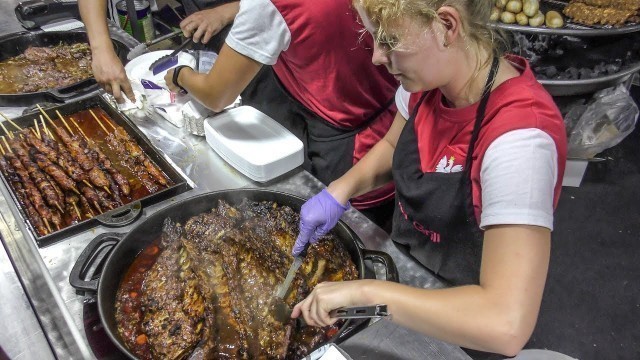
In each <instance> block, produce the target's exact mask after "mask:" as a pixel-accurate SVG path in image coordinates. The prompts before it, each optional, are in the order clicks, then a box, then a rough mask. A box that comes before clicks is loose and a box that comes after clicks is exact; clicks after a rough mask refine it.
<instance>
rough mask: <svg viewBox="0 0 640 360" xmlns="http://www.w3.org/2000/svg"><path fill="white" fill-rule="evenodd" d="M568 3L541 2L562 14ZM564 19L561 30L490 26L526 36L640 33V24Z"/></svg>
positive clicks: (499, 24)
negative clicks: (584, 23) (605, 23)
mask: <svg viewBox="0 0 640 360" xmlns="http://www.w3.org/2000/svg"><path fill="white" fill-rule="evenodd" d="M568 3H569V2H568V1H560V0H540V6H541V8H542V9H543V11H545V12H546V11H549V10H556V11H558V12H560V13H561V14H562V9H564V7H565V6H566V5H567V4H568ZM562 17H563V18H564V21H565V23H564V27H562V28H559V29H552V28H548V27H546V26H541V27H532V26H526V25H524V26H523V25H517V24H505V23H502V22H500V21H496V22H491V23H490V25H491V26H493V27H495V28H498V29H503V30H508V31H517V32H521V33H525V34H545V35H568V36H584V37H587V36H611V35H622V34H629V33H633V32H636V31H640V24H637V23H629V24H626V25H624V26H620V27H613V26H610V25H607V26H603V25H593V26H588V25H582V24H575V23H572V22H571V21H570V19H568V18H567V17H566V16H565V15H562Z"/></svg>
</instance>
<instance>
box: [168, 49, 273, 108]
mask: <svg viewBox="0 0 640 360" xmlns="http://www.w3.org/2000/svg"><path fill="white" fill-rule="evenodd" d="M261 67H262V64H260V63H259V62H257V61H255V60H253V59H250V58H248V57H246V56H244V55H242V54H240V53H238V52H236V51H235V50H233V49H231V48H230V47H228V46H227V45H226V44H225V45H223V47H222V49H221V50H220V55H219V56H218V59H217V60H216V62H215V63H214V64H213V67H212V68H211V70H210V71H209V73H207V74H199V73H196V72H195V71H194V70H189V69H184V70H182V71H181V72H180V74H179V76H178V83H179V84H180V85H181V86H182V87H183V88H184V89H185V90H187V91H188V92H189V94H191V96H193V97H194V98H196V99H197V100H198V101H199V102H201V103H202V104H203V105H204V106H206V107H207V108H209V109H211V110H213V111H217V112H220V111H222V110H224V108H225V107H227V106H229V105H230V104H232V103H233V102H234V101H235V100H236V98H237V97H238V95H240V93H241V92H242V90H244V88H245V87H247V85H248V84H249V82H251V79H253V78H254V77H255V75H256V74H257V73H258V71H259V70H260V68H261Z"/></svg>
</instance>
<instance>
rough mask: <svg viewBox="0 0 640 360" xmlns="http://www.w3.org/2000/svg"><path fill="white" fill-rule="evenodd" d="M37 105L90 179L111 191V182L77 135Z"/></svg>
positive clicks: (60, 115)
mask: <svg viewBox="0 0 640 360" xmlns="http://www.w3.org/2000/svg"><path fill="white" fill-rule="evenodd" d="M37 106H38V109H40V111H41V112H42V114H43V115H44V116H45V117H46V118H47V120H48V121H49V123H50V124H51V126H53V129H54V131H55V132H56V135H58V137H59V138H60V139H61V140H62V142H63V143H64V144H65V146H66V148H67V150H68V151H69V153H70V154H71V157H72V158H73V159H74V160H75V161H76V162H77V163H78V164H79V165H80V167H81V168H82V169H83V170H84V171H87V176H88V177H89V180H90V181H91V182H92V183H93V184H94V185H96V186H98V187H102V188H104V189H105V191H107V192H110V191H109V189H108V188H107V186H108V185H109V182H108V180H107V179H106V177H105V176H104V173H103V172H102V170H100V169H99V168H97V166H96V164H95V162H94V161H93V159H91V158H90V157H88V156H87V155H86V152H85V149H83V148H82V144H81V142H80V141H78V139H77V138H76V137H72V136H71V135H70V134H69V133H68V132H67V131H66V130H65V129H63V128H62V127H59V126H57V125H56V124H55V123H54V122H53V120H52V119H51V117H49V115H48V114H47V113H46V112H45V111H44V110H43V109H42V108H41V107H40V105H37ZM57 113H58V116H59V117H60V119H61V120H62V121H63V122H64V123H65V126H67V128H69V126H68V125H66V122H65V121H64V118H63V117H62V114H60V112H57Z"/></svg>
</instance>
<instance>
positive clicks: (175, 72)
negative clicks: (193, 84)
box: [171, 65, 191, 94]
mask: <svg viewBox="0 0 640 360" xmlns="http://www.w3.org/2000/svg"><path fill="white" fill-rule="evenodd" d="M184 68H191V67H190V66H188V65H178V66H176V67H175V69H174V70H173V77H172V78H171V81H172V82H173V85H175V86H177V87H179V88H180V91H182V93H184V94H187V93H188V91H187V89H185V88H183V87H182V86H180V84H178V75H179V74H180V70H182V69H184Z"/></svg>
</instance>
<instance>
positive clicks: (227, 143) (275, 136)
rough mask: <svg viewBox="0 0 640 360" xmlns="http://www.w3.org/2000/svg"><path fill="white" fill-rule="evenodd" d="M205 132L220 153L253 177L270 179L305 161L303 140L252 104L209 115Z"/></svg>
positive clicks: (209, 142)
mask: <svg viewBox="0 0 640 360" xmlns="http://www.w3.org/2000/svg"><path fill="white" fill-rule="evenodd" d="M204 132H205V137H206V139H207V143H208V144H209V145H210V146H211V147H212V148H213V150H215V151H216V152H217V153H218V155H220V157H222V158H223V159H224V160H225V161H226V162H228V163H229V164H230V165H231V166H233V167H234V168H236V169H237V170H238V171H240V172H241V173H243V174H244V175H245V176H247V177H249V178H250V179H252V180H255V181H260V182H265V181H269V180H271V179H273V178H275V177H278V176H280V175H282V174H284V173H286V172H287V171H290V170H292V169H294V168H296V167H298V166H300V165H302V162H303V161H304V147H303V144H302V141H300V140H299V139H298V138H296V137H295V136H294V135H293V134H292V133H291V132H290V131H289V130H287V129H286V128H285V127H284V126H282V125H280V124H278V123H277V122H276V121H275V120H273V119H272V118H270V117H269V116H267V115H265V114H264V113H262V112H260V111H258V110H257V109H255V108H253V107H251V106H239V107H237V108H235V109H231V110H227V111H224V112H222V113H220V114H217V115H214V116H211V117H208V118H207V119H206V120H205V121H204Z"/></svg>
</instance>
